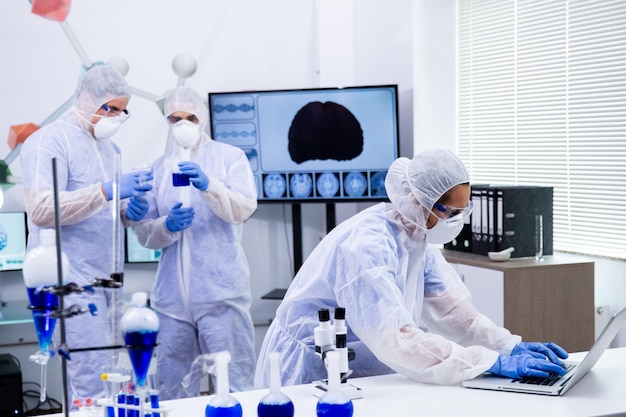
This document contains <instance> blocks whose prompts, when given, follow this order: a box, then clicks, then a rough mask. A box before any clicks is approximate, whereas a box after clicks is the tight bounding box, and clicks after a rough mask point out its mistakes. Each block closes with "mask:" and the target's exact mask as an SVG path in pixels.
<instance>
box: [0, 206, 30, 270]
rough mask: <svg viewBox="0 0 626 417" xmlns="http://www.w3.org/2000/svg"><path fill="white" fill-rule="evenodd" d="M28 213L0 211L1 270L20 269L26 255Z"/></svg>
mask: <svg viewBox="0 0 626 417" xmlns="http://www.w3.org/2000/svg"><path fill="white" fill-rule="evenodd" d="M26 234H27V226H26V213H24V212H19V211H17V212H0V271H14V270H20V269H22V267H23V266H24V258H25V257H26Z"/></svg>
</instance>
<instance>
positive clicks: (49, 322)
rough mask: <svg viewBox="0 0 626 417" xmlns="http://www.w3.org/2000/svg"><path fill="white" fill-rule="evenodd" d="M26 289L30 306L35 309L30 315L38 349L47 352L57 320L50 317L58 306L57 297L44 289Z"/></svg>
mask: <svg viewBox="0 0 626 417" xmlns="http://www.w3.org/2000/svg"><path fill="white" fill-rule="evenodd" d="M26 290H27V292H28V299H29V300H30V305H31V307H33V308H35V309H36V310H32V315H33V322H34V324H35V331H36V332H37V340H39V349H41V351H42V352H47V351H48V350H49V349H50V344H51V342H52V335H53V334H54V326H55V324H56V322H57V319H56V318H54V317H50V313H51V312H53V311H55V310H57V309H58V308H59V298H58V297H57V296H56V295H53V294H51V293H49V292H46V291H39V292H38V291H37V289H36V288H26Z"/></svg>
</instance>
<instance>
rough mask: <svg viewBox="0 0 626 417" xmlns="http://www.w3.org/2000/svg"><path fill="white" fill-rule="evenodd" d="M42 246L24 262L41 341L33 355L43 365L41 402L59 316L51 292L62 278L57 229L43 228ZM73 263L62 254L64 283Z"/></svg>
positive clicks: (26, 280) (25, 281) (25, 278)
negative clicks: (59, 272) (59, 266)
mask: <svg viewBox="0 0 626 417" xmlns="http://www.w3.org/2000/svg"><path fill="white" fill-rule="evenodd" d="M39 239H40V245H39V246H37V247H36V248H34V249H33V250H31V251H30V252H28V254H27V255H26V258H25V259H24V267H23V269H22V275H23V276H24V284H25V285H26V291H27V292H28V299H29V302H30V306H29V309H30V310H31V312H32V317H33V322H34V324H35V331H36V333H37V340H38V341H39V352H37V353H36V354H34V355H32V356H31V357H30V359H31V360H32V361H33V362H35V363H37V364H38V365H41V392H40V401H41V402H44V401H45V400H46V379H47V378H46V376H47V375H46V374H47V364H48V359H49V358H50V355H51V353H52V352H51V350H50V345H51V344H52V335H53V334H54V328H55V325H56V321H57V319H56V317H54V316H53V313H54V312H55V311H56V310H58V308H59V299H58V296H57V295H56V294H54V293H52V292H50V291H48V290H49V289H50V288H52V287H55V286H57V284H58V283H59V279H58V276H57V273H58V272H57V271H58V270H57V248H56V232H55V230H54V229H41V230H40V231H39ZM69 270H70V263H69V260H68V258H67V256H66V255H65V254H64V253H62V254H61V271H62V282H63V283H65V281H66V276H67V275H66V274H67V273H69Z"/></svg>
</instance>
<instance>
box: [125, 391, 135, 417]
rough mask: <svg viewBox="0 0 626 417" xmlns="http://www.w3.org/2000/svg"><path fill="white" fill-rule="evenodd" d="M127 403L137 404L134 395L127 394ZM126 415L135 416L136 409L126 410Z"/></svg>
mask: <svg viewBox="0 0 626 417" xmlns="http://www.w3.org/2000/svg"><path fill="white" fill-rule="evenodd" d="M126 404H128V405H135V400H134V395H133V394H126ZM126 415H127V416H128V417H135V410H126Z"/></svg>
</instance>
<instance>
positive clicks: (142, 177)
mask: <svg viewBox="0 0 626 417" xmlns="http://www.w3.org/2000/svg"><path fill="white" fill-rule="evenodd" d="M102 188H103V189H104V192H105V193H106V195H107V200H109V201H110V200H111V199H112V198H113V181H109V182H105V183H104V184H102ZM151 189H152V172H145V171H144V172H131V173H128V174H124V175H121V176H120V199H122V200H123V199H125V198H129V197H132V196H142V195H144V194H145V193H146V191H150V190H151Z"/></svg>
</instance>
